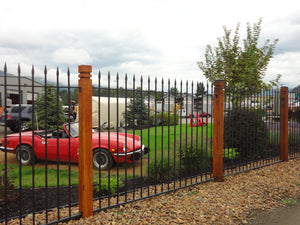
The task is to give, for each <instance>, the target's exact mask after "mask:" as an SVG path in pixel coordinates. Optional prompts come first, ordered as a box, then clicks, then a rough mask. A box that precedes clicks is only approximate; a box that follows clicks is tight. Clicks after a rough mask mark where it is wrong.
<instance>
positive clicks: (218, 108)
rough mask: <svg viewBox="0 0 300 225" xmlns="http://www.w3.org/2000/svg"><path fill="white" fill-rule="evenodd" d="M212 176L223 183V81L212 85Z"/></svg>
mask: <svg viewBox="0 0 300 225" xmlns="http://www.w3.org/2000/svg"><path fill="white" fill-rule="evenodd" d="M213 118H214V120H213V121H214V122H213V176H214V177H216V181H223V137H224V135H223V134H224V81H223V80H217V81H215V83H214V108H213Z"/></svg>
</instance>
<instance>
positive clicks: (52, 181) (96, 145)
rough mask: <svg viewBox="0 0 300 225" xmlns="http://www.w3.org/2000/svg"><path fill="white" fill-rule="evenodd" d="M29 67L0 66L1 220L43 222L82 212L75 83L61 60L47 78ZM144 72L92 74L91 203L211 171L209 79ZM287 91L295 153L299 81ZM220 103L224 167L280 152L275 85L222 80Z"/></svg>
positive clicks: (123, 199) (182, 182)
mask: <svg viewBox="0 0 300 225" xmlns="http://www.w3.org/2000/svg"><path fill="white" fill-rule="evenodd" d="M37 76H38V75H36V74H35V71H34V68H32V72H31V76H29V77H27V78H25V77H24V76H22V74H21V69H20V67H19V68H18V75H17V76H10V75H8V73H7V69H6V66H5V68H4V73H3V76H2V77H1V76H0V79H2V80H1V83H0V93H1V98H2V100H1V101H0V102H1V104H2V105H0V107H2V109H3V112H2V114H1V121H2V126H1V133H0V136H1V139H2V146H1V150H2V153H0V154H1V155H0V160H1V161H0V171H1V174H0V178H1V179H0V182H1V183H0V212H1V213H0V222H6V223H7V221H9V220H11V219H18V220H19V221H20V223H47V224H51V223H57V222H62V221H66V220H70V219H72V218H80V217H81V216H82V214H81V210H80V209H79V208H78V202H79V200H80V199H78V193H79V191H80V189H79V188H78V176H79V171H78V167H77V162H78V154H79V152H78V126H77V122H76V121H78V120H80V118H79V116H78V113H77V112H78V110H80V108H81V107H82V106H80V105H77V103H78V92H80V90H79V88H78V86H76V85H75V86H74V85H73V86H72V85H71V81H72V80H73V79H75V77H74V75H71V74H70V72H69V70H68V71H67V73H66V74H63V75H61V74H60V72H59V70H58V69H57V72H56V82H54V83H52V82H49V74H48V72H47V69H46V68H45V70H44V73H43V75H42V79H39V82H37V81H36V80H37V79H36V77H37ZM62 76H66V77H67V81H66V83H61V78H62ZM144 79H145V78H143V77H135V76H128V75H124V76H120V75H119V74H117V75H115V76H111V75H110V74H109V73H108V75H104V76H103V75H101V74H100V72H99V73H98V75H97V76H95V77H93V81H94V83H93V90H92V92H93V99H92V115H93V116H92V118H90V119H91V120H92V126H93V129H94V132H93V160H92V162H91V163H93V166H94V170H93V177H92V178H91V179H93V199H94V205H93V211H94V212H96V211H100V210H103V209H107V208H112V207H116V206H119V205H121V204H126V203H129V202H133V201H137V200H141V199H145V198H149V197H152V196H155V195H159V194H163V193H166V192H170V191H174V190H177V189H179V188H183V187H187V186H191V185H195V184H198V183H201V182H206V181H210V180H214V177H213V175H212V169H213V168H212V167H213V165H212V155H213V154H212V150H213V149H212V146H213V144H212V138H213V132H212V125H213V119H212V118H213V117H212V116H213V87H212V85H210V84H203V83H198V82H183V81H176V80H175V81H171V80H170V79H167V80H165V79H161V80H158V79H157V78H150V77H147V78H146V79H145V80H144ZM18 93H19V94H18ZM294 93H295V95H293V94H291V95H290V100H289V101H290V102H291V105H290V110H291V111H290V122H289V126H290V128H289V136H290V138H289V141H290V145H289V150H290V157H299V152H300V137H299V136H300V135H299V133H300V128H299V127H300V126H299V117H297V115H298V114H299V106H297V103H295V104H294V101H296V93H298V94H299V91H298V92H297V91H296V92H294ZM25 103H26V105H25ZM292 103H293V104H292ZM27 108H29V110H28V111H26V112H27V114H28V115H29V116H28V117H26V115H25V113H26V112H25V111H24V110H25V109H27ZM20 109H22V110H20ZM224 111H225V115H224V152H223V159H224V174H225V175H229V174H232V173H236V172H241V171H245V170H248V169H253V168H256V167H260V166H264V165H268V164H271V163H275V162H279V161H281V160H280V129H279V126H280V123H279V122H278V121H279V120H280V100H279V92H278V91H276V90H269V91H259V92H258V91H253V90H246V89H245V88H229V87H228V88H226V89H225V104H224ZM297 113H298V114H297Z"/></svg>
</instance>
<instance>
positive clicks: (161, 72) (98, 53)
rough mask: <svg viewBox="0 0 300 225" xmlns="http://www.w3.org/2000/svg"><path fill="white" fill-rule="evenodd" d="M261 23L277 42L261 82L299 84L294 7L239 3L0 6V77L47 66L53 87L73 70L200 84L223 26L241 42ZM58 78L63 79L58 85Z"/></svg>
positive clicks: (56, 0) (194, 0)
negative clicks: (206, 60) (207, 51)
mask: <svg viewBox="0 0 300 225" xmlns="http://www.w3.org/2000/svg"><path fill="white" fill-rule="evenodd" d="M259 18H262V20H263V23H262V33H261V40H262V41H264V40H266V39H271V40H274V39H276V38H278V39H279V42H278V44H277V46H276V50H275V54H274V58H273V59H272V60H271V62H270V64H269V68H268V72H267V76H266V77H265V81H268V80H271V79H274V78H275V77H276V75H277V74H281V75H282V78H281V80H280V83H281V85H286V86H289V87H295V86H296V85H298V84H299V83H300V3H299V1H296V0H295V1H292V0H285V1H263V0H252V1H241V0H237V1H234V0H226V1H223V0H220V1H216V0H210V1H199V0H185V1H177V0H148V1H142V0H126V1H125V0H109V1H103V0H98V1H97V0H51V1H50V0H36V1H35V0H26V1H23V0H9V1H2V2H1V7H0V70H3V66H4V63H5V62H6V63H7V66H8V72H9V73H13V74H16V73H17V65H18V63H20V65H21V69H22V74H23V75H25V74H26V75H27V74H29V73H30V70H31V66H32V65H34V66H35V71H36V76H38V75H40V74H42V71H43V70H44V66H45V65H46V66H47V69H48V71H49V79H50V80H55V76H54V74H55V72H54V71H56V68H57V67H58V68H59V69H60V71H61V74H62V77H63V76H64V75H65V73H66V72H67V68H68V67H69V68H70V71H71V73H72V81H73V82H77V74H78V72H77V70H78V65H81V64H88V65H92V66H93V74H94V75H96V74H97V73H98V71H99V70H101V73H102V76H106V74H107V72H108V71H110V72H111V75H112V79H114V77H115V74H116V73H117V72H119V74H120V76H124V74H125V73H127V74H128V75H130V76H131V75H133V74H135V75H137V76H140V75H143V76H150V77H151V79H153V78H154V77H158V79H161V78H162V77H164V78H171V80H174V78H176V79H177V80H180V79H183V80H184V81H186V80H188V81H189V82H190V81H192V80H193V81H195V82H196V81H205V80H206V79H205V77H204V76H203V74H202V72H201V70H200V69H199V68H198V66H197V62H198V61H201V60H203V59H204V53H205V48H206V45H208V44H210V45H212V46H215V45H216V43H217V38H218V37H221V36H223V34H224V31H223V26H226V27H227V28H228V29H232V30H234V29H235V27H236V25H237V23H238V22H239V23H240V24H241V26H240V36H241V38H243V37H244V34H245V33H246V26H247V22H249V23H250V24H253V23H257V22H258V20H259ZM61 79H62V78H61Z"/></svg>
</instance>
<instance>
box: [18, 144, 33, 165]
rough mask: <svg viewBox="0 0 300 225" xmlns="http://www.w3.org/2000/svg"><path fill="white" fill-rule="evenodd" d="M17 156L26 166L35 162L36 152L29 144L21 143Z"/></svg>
mask: <svg viewBox="0 0 300 225" xmlns="http://www.w3.org/2000/svg"><path fill="white" fill-rule="evenodd" d="M16 158H17V160H18V161H19V162H21V164H22V165H24V166H29V165H32V164H34V162H35V155H34V152H33V151H32V149H31V147H30V146H28V145H20V146H19V147H18V148H17V151H16Z"/></svg>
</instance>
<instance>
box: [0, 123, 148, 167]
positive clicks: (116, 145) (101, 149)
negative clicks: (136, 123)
mask: <svg viewBox="0 0 300 225" xmlns="http://www.w3.org/2000/svg"><path fill="white" fill-rule="evenodd" d="M32 134H33V135H34V138H33V137H32ZM78 134H79V131H78V123H68V124H65V125H64V126H63V129H62V130H52V131H47V132H46V131H34V132H32V131H27V132H22V133H21V138H20V135H19V133H16V134H10V135H7V137H6V138H2V144H1V146H0V150H2V151H4V152H5V151H6V152H9V153H14V154H16V158H17V160H18V161H20V162H21V163H22V165H31V164H33V163H34V162H35V160H37V159H41V160H48V161H57V160H58V161H61V162H68V161H69V160H70V161H71V162H78V155H79V149H78V141H79V138H78ZM99 137H100V139H99ZM5 145H6V146H5ZM149 151H150V149H149V148H147V147H145V146H144V145H142V143H141V140H140V137H139V136H137V135H133V134H128V133H127V134H125V133H116V132H110V133H106V132H100V133H98V132H93V166H94V168H95V169H99V167H101V169H102V170H106V169H109V168H111V167H112V165H113V163H114V162H119V163H122V162H125V161H127V162H129V163H132V162H133V161H135V160H138V159H140V158H141V157H142V156H143V155H145V154H147V153H149Z"/></svg>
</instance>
